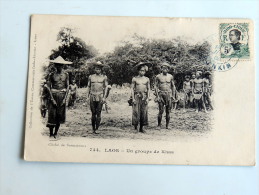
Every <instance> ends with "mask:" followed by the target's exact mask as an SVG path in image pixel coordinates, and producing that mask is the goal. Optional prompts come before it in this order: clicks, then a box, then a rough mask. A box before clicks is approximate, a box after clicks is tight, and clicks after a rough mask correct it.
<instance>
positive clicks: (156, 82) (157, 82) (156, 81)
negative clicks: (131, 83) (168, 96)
mask: <svg viewBox="0 0 259 195" xmlns="http://www.w3.org/2000/svg"><path fill="white" fill-rule="evenodd" d="M158 85H159V79H158V76H156V78H155V87H154V89H155V94H156V98H157V101H158V102H160V97H159V95H158V88H159V86H158Z"/></svg>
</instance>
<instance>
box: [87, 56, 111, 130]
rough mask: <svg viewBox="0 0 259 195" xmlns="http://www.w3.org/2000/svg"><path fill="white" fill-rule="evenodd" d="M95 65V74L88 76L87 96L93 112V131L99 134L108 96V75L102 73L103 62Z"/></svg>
mask: <svg viewBox="0 0 259 195" xmlns="http://www.w3.org/2000/svg"><path fill="white" fill-rule="evenodd" d="M93 65H94V71H95V74H92V75H90V76H89V78H88V85H87V97H89V98H90V108H91V112H92V119H91V120H92V129H93V133H94V134H97V132H96V131H97V130H98V128H99V126H100V123H101V112H102V106H103V104H104V103H105V101H106V97H107V86H108V81H107V76H105V75H103V74H102V68H103V66H104V65H103V64H102V63H101V62H99V61H98V62H96V63H94V64H93Z"/></svg>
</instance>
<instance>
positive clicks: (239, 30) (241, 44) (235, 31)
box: [219, 23, 250, 60]
mask: <svg viewBox="0 0 259 195" xmlns="http://www.w3.org/2000/svg"><path fill="white" fill-rule="evenodd" d="M219 31H220V32H219V35H220V57H221V59H245V60H248V59H250V49H249V25H248V23H221V24H219Z"/></svg>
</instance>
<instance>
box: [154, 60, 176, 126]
mask: <svg viewBox="0 0 259 195" xmlns="http://www.w3.org/2000/svg"><path fill="white" fill-rule="evenodd" d="M160 66H161V71H162V72H161V73H160V74H158V75H157V76H156V78H155V93H156V97H157V102H158V108H159V113H158V117H157V120H158V127H159V128H161V122H162V116H163V113H164V110H165V112H166V129H168V128H169V122H170V111H171V108H172V99H173V98H174V97H175V95H174V92H175V90H174V88H175V85H174V77H173V75H171V74H169V73H168V71H169V69H170V67H171V66H170V65H169V64H168V63H167V62H163V63H161V64H160Z"/></svg>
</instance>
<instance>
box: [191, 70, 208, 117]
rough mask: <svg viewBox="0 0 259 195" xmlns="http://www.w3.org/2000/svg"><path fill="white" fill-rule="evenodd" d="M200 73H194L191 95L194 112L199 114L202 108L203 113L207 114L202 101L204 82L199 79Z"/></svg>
mask: <svg viewBox="0 0 259 195" xmlns="http://www.w3.org/2000/svg"><path fill="white" fill-rule="evenodd" d="M201 75H202V72H201V71H197V72H196V78H195V79H194V80H193V85H192V94H193V98H194V104H195V109H196V110H195V111H196V112H199V110H201V108H202V107H203V108H204V111H205V112H207V109H206V106H205V104H204V99H203V93H204V81H203V79H202V77H201Z"/></svg>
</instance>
